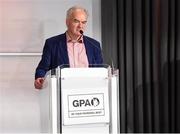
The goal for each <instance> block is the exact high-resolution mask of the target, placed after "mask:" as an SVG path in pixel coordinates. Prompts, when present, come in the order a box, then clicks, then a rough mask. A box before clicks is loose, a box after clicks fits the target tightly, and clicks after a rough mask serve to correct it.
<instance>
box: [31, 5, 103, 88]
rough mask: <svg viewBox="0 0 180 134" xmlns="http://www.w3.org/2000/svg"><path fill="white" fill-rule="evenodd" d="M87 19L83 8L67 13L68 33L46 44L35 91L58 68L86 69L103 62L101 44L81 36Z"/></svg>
mask: <svg viewBox="0 0 180 134" xmlns="http://www.w3.org/2000/svg"><path fill="white" fill-rule="evenodd" d="M87 19H88V12H87V10H86V9H84V8H83V7H79V6H73V7H71V8H70V9H68V10H67V15H66V26H67V31H66V32H65V33H63V34H60V35H57V36H54V37H51V38H49V39H47V40H46V41H45V45H44V48H43V53H42V58H41V60H40V62H39V64H38V66H37V68H36V72H35V81H34V86H35V88H36V89H41V88H42V86H43V83H44V76H45V74H46V72H47V71H49V70H51V69H54V68H56V67H58V66H60V65H63V64H65V65H69V66H70V67H89V65H93V64H102V63H103V58H102V52H101V47H100V43H99V42H98V41H96V40H94V39H92V38H90V37H87V36H85V35H84V34H83V33H84V30H85V27H86V24H87Z"/></svg>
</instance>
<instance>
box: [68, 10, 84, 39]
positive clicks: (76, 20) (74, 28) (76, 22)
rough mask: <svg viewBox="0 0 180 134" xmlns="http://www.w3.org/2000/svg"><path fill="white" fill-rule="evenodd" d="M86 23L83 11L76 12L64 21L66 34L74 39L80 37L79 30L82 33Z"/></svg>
mask: <svg viewBox="0 0 180 134" xmlns="http://www.w3.org/2000/svg"><path fill="white" fill-rule="evenodd" d="M86 23H87V16H86V14H85V12H84V11H82V10H76V11H74V12H73V13H72V15H71V16H70V17H69V18H67V19H66V25H67V28H68V32H70V34H71V35H72V36H74V37H78V36H80V35H81V34H80V32H79V31H80V30H82V31H84V30H85V26H86Z"/></svg>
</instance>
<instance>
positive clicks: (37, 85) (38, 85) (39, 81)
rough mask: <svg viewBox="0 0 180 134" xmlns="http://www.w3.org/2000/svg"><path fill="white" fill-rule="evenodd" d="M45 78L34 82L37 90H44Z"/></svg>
mask: <svg viewBox="0 0 180 134" xmlns="http://www.w3.org/2000/svg"><path fill="white" fill-rule="evenodd" d="M44 80H45V79H44V78H37V79H36V80H35V81H34V87H35V88H36V89H42V88H43V83H44Z"/></svg>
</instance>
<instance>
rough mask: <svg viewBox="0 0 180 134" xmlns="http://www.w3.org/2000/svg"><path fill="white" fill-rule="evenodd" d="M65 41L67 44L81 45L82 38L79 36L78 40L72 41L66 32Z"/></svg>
mask: <svg viewBox="0 0 180 134" xmlns="http://www.w3.org/2000/svg"><path fill="white" fill-rule="evenodd" d="M66 39H67V42H68V43H69V42H73V43H83V36H81V37H80V38H79V39H78V40H72V39H71V37H70V35H69V34H68V33H67V32H66Z"/></svg>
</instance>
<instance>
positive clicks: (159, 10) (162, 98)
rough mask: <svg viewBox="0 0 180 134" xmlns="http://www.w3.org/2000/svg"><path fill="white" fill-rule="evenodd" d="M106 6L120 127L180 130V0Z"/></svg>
mask: <svg viewBox="0 0 180 134" xmlns="http://www.w3.org/2000/svg"><path fill="white" fill-rule="evenodd" d="M101 9H102V49H103V54H104V59H105V62H106V63H108V64H110V65H113V66H115V67H116V68H118V69H119V72H120V74H119V75H120V78H119V83H120V118H121V119H120V122H121V123H120V124H121V125H120V129H121V132H180V0H111V1H109V0H102V1H101Z"/></svg>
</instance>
